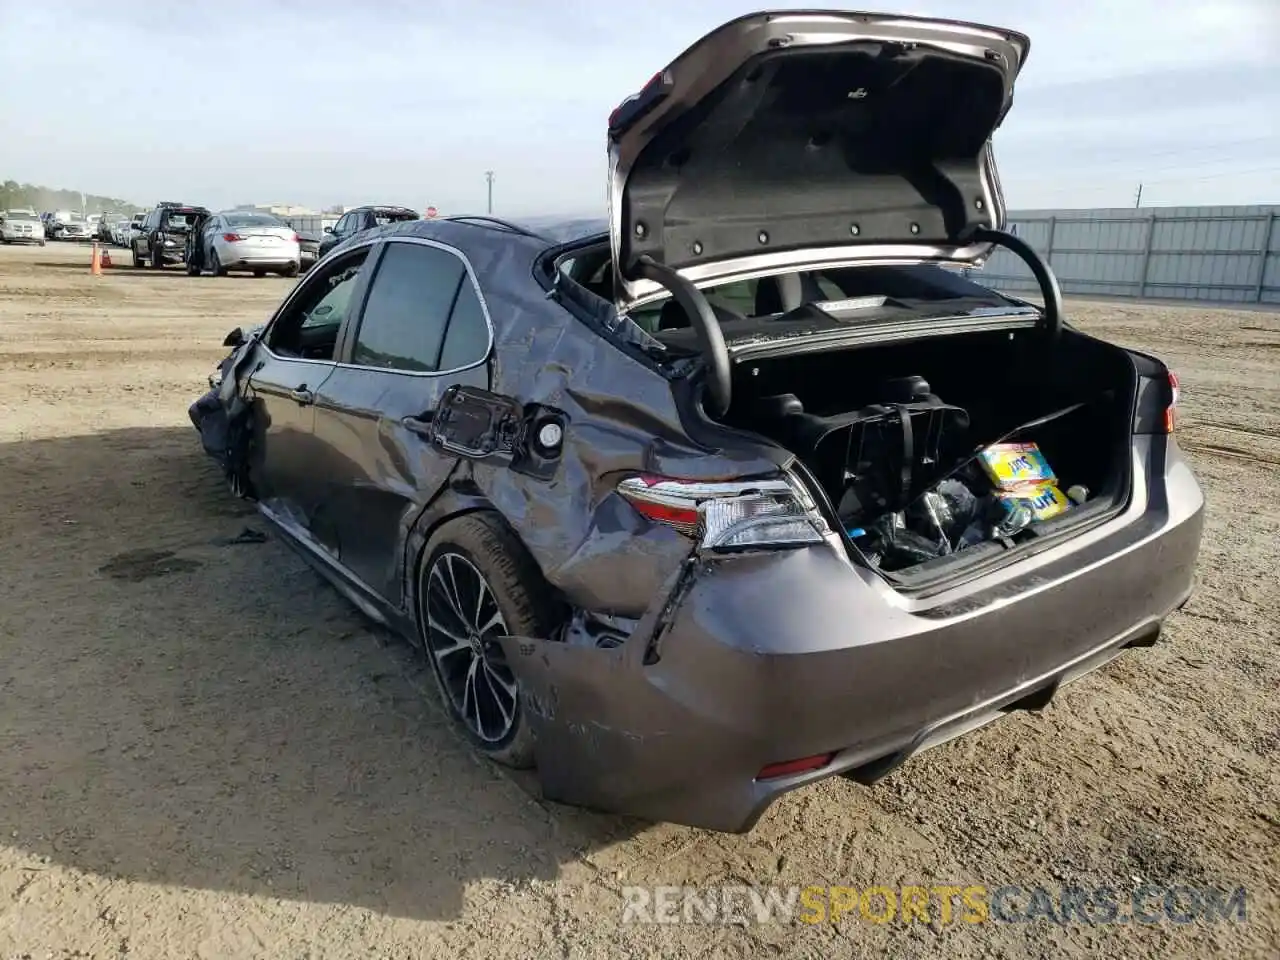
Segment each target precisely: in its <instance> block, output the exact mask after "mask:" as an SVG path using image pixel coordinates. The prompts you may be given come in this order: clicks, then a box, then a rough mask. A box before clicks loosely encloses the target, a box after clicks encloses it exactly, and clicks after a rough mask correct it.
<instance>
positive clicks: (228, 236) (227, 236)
mask: <svg viewBox="0 0 1280 960" xmlns="http://www.w3.org/2000/svg"><path fill="white" fill-rule="evenodd" d="M222 239H223V240H225V241H227V243H235V242H236V241H237V240H243V239H244V237H242V236H240V234H238V233H224V234H223V235H222Z"/></svg>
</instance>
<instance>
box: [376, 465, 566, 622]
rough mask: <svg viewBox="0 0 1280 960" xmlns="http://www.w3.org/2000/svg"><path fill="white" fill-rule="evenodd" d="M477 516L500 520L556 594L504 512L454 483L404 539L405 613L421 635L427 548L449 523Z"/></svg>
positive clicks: (464, 484)
mask: <svg viewBox="0 0 1280 960" xmlns="http://www.w3.org/2000/svg"><path fill="white" fill-rule="evenodd" d="M475 513H489V514H492V515H493V516H494V517H496V518H498V520H499V521H500V522H501V523H502V525H503V526H504V527H506V528H507V530H508V531H510V533H511V535H512V536H513V537H514V538H515V539H516V541H517V542H518V543H519V544H520V545H521V546H522V547H523V548H524V550H525V552H526V553H527V554H528V555H529V557H530V558H531V559H532V561H533V565H534V567H535V568H536V569H537V571H538V573H539V575H540V576H542V580H543V584H545V585H547V587H548V589H552V590H554V588H552V587H550V584H549V583H548V582H547V579H546V575H545V573H544V572H543V570H542V567H541V565H539V564H538V561H537V557H536V556H534V554H533V551H532V550H530V549H529V546H528V544H527V543H525V541H524V538H523V537H522V536H521V535H520V531H519V529H517V527H516V526H515V525H514V524H512V523H510V522H509V521H508V520H507V518H506V517H505V516H503V514H502V511H501V510H499V509H498V508H497V507H496V506H494V504H493V502H492V501H491V500H489V498H488V497H486V496H485V495H484V493H483V492H482V491H481V490H480V489H479V488H477V487H475V486H473V485H471V484H470V483H467V482H461V481H455V482H453V483H451V484H449V485H448V486H446V487H445V488H444V489H443V490H441V491H440V493H439V494H438V495H437V496H436V497H435V498H434V499H432V500H431V502H429V503H428V504H427V505H426V506H425V507H424V508H423V509H422V510H421V511H420V512H419V513H418V516H417V518H416V519H415V520H414V522H413V525H412V527H410V529H409V533H408V535H407V536H406V537H405V545H404V552H403V569H402V571H401V595H402V597H403V598H404V599H403V608H404V611H405V613H406V614H407V615H408V616H409V617H410V618H411V619H412V622H413V623H414V624H415V629H417V630H419V631H420V630H421V624H418V622H417V619H418V571H419V568H420V567H421V566H422V562H423V560H424V559H425V558H426V550H427V544H428V543H430V542H431V538H432V537H433V536H435V534H436V531H438V530H439V529H440V528H441V527H442V526H444V525H445V524H446V523H449V522H450V521H452V520H457V519H459V518H461V517H465V516H469V515H471V514H475ZM420 640H421V638H420V637H415V638H414V642H415V643H416V642H420Z"/></svg>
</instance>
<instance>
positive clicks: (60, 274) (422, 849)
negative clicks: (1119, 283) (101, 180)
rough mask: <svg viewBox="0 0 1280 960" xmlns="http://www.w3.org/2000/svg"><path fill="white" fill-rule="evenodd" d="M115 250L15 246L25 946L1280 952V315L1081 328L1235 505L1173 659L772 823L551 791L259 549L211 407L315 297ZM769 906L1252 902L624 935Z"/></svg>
mask: <svg viewBox="0 0 1280 960" xmlns="http://www.w3.org/2000/svg"><path fill="white" fill-rule="evenodd" d="M88 259H89V252H88V248H87V247H77V246H71V245H65V244H50V245H49V246H48V247H45V248H43V249H41V248H28V249H23V248H13V247H4V248H2V249H0V493H2V494H3V496H2V497H0V957H3V958H8V957H10V956H13V957H23V956H30V957H34V958H44V957H49V958H64V957H88V956H92V957H98V958H106V957H118V956H124V955H126V954H127V955H128V956H129V957H156V958H166V960H172V958H181V957H210V958H212V957H220V958H221V957H263V958H268V957H269V958H293V957H353V956H359V957H371V956H376V957H397V958H399V957H419V956H423V957H425V956H436V955H440V956H476V955H481V954H484V955H494V956H504V957H530V956H538V957H541V956H563V957H590V956H603V955H611V954H615V955H628V956H652V957H682V956H701V955H703V954H704V953H711V954H715V955H724V956H733V957H738V956H741V957H752V958H754V957H761V956H807V957H815V958H816V957H824V958H825V957H836V956H840V957H843V956H881V955H884V954H885V952H886V951H888V952H890V953H891V954H892V955H894V956H896V957H904V958H911V957H931V956H939V955H948V956H952V957H978V956H997V957H1010V958H1013V957H1018V958H1021V957H1055V958H1056V957H1061V956H1098V955H1115V956H1121V955H1123V956H1150V957H1161V958H1166V957H1206V956H1224V957H1227V956H1229V957H1248V956H1254V957H1275V956H1277V955H1278V954H1280V900H1278V895H1280V772H1278V771H1277V760H1278V759H1280V698H1278V697H1277V691H1278V690H1280V665H1278V663H1277V641H1278V640H1280V635H1278V634H1280V630H1278V629H1277V627H1278V624H1280V602H1278V601H1280V590H1278V589H1277V586H1276V584H1277V574H1276V570H1277V566H1278V565H1280V498H1278V497H1277V495H1276V494H1277V491H1278V489H1280V487H1278V486H1277V485H1278V484H1280V314H1276V313H1268V312H1265V311H1248V310H1238V311H1237V310H1222V309H1205V308H1201V307H1182V306H1164V305H1161V306H1153V305H1139V304H1129V303H1107V304H1099V303H1084V302H1075V303H1072V304H1071V305H1070V312H1071V315H1072V317H1073V318H1074V320H1075V321H1076V322H1077V323H1079V324H1080V325H1082V326H1083V327H1085V328H1086V329H1089V330H1091V331H1096V332H1098V333H1101V334H1103V335H1105V336H1108V337H1111V338H1114V339H1117V340H1119V341H1121V342H1123V343H1126V344H1128V345H1135V346H1141V347H1142V348H1144V349H1148V350H1151V351H1153V352H1155V353H1157V354H1159V355H1160V356H1162V357H1164V358H1165V359H1167V360H1168V361H1170V362H1171V363H1172V365H1173V366H1174V367H1175V369H1176V370H1178V372H1179V373H1180V375H1181V378H1182V383H1183V388H1184V389H1183V394H1184V400H1183V407H1182V410H1183V420H1182V426H1181V427H1180V431H1179V432H1180V439H1181V442H1182V444H1183V446H1184V448H1185V449H1186V450H1187V451H1188V452H1189V455H1190V457H1191V459H1192V461H1193V463H1194V466H1195V467H1196V469H1197V471H1198V473H1199V476H1200V478H1201V480H1202V482H1203V483H1204V484H1205V486H1206V489H1207V493H1208V496H1209V500H1210V507H1209V518H1208V525H1207V531H1206V540H1205V544H1204V548H1203V553H1202V561H1201V567H1200V587H1199V591H1198V593H1197V594H1196V595H1195V597H1194V598H1193V600H1192V601H1191V603H1190V604H1189V605H1188V606H1187V607H1186V608H1185V609H1184V610H1183V611H1182V613H1180V614H1178V615H1176V616H1175V617H1174V618H1173V619H1172V620H1171V621H1170V623H1169V625H1168V629H1167V632H1166V635H1165V639H1164V641H1163V642H1162V643H1161V644H1160V645H1159V646H1158V647H1156V648H1154V649H1152V650H1148V651H1137V652H1131V653H1129V654H1126V655H1125V656H1124V657H1122V658H1121V659H1120V660H1118V661H1116V662H1114V663H1113V664H1112V665H1110V666H1109V667H1108V668H1107V669H1105V670H1103V671H1101V672H1099V673H1097V674H1094V675H1092V676H1091V677H1088V678H1086V679H1084V680H1082V681H1080V682H1079V683H1077V684H1075V685H1073V686H1072V687H1070V688H1068V689H1067V690H1066V691H1064V693H1063V694H1062V695H1061V696H1060V697H1059V699H1058V700H1057V701H1056V702H1055V703H1054V704H1053V705H1052V706H1051V707H1050V708H1049V709H1047V710H1046V711H1045V712H1044V713H1042V714H1040V715H1038V716H1032V715H1027V714H1022V715H1018V716H1014V717H1011V718H1009V719H1008V720H1006V721H1004V722H1002V723H1000V724H996V725H994V726H991V727H988V728H986V729H985V730H983V731H981V732H979V733H977V734H974V735H971V736H969V737H966V738H964V739H962V740H960V741H956V742H953V743H951V744H949V745H947V746H945V747H942V748H940V749H938V750H935V751H933V752H931V753H930V754H928V755H927V756H925V757H921V758H918V759H917V760H915V761H913V762H911V763H909V764H908V765H907V766H906V767H904V768H903V769H901V770H900V771H898V772H897V773H895V774H894V775H892V776H891V777H890V778H889V779H888V780H886V781H884V782H883V783H882V784H880V785H879V786H877V787H875V788H874V789H864V788H861V787H858V786H856V785H854V784H852V783H849V782H847V781H844V780H841V779H837V780H832V781H827V782H826V783H824V784H822V785H820V786H818V787H817V788H815V789H809V790H806V791H803V792H800V793H798V794H794V795H792V796H790V797H789V798H787V799H786V800H785V801H784V802H782V803H780V804H779V805H778V806H777V807H775V809H774V810H773V811H772V812H771V813H770V814H769V815H768V816H767V817H766V818H765V819H764V820H763V821H762V822H761V823H760V825H759V826H758V827H757V828H756V829H755V831H754V832H752V833H751V834H749V835H747V836H742V837H737V836H722V835H716V834H709V833H703V832H699V831H696V830H690V829H686V828H682V827H673V826H667V825H657V826H655V825H649V824H642V823H635V822H631V821H626V820H622V819H619V818H613V817H605V816H598V815H594V814H589V813H584V812H581V811H576V810H572V809H566V808H562V807H558V806H555V805H550V804H543V803H541V802H540V801H538V800H537V799H536V798H534V797H532V796H530V794H529V793H528V792H527V790H526V789H524V788H523V787H522V784H521V783H520V782H517V781H515V780H513V779H511V778H509V777H508V776H506V775H505V774H504V773H503V772H501V771H500V770H499V769H497V768H495V767H492V766H490V765H488V764H487V763H484V762H482V761H479V760H477V759H476V758H475V757H474V756H473V755H472V754H471V753H470V752H469V751H468V749H467V748H466V746H465V744H464V743H463V742H462V741H461V740H460V739H459V738H458V737H457V736H455V734H454V733H453V732H452V731H451V729H450V727H449V725H448V724H447V722H446V721H445V719H444V717H443V715H442V713H441V709H440V707H439V705H438V704H437V702H436V699H435V696H434V693H433V692H432V691H431V689H430V687H429V677H428V676H427V674H426V673H425V672H424V669H423V668H421V667H420V666H419V665H418V664H417V663H416V661H415V659H414V657H413V655H412V654H411V652H410V651H409V650H408V649H407V648H406V647H405V646H404V645H402V644H401V643H399V642H397V641H395V640H393V639H391V638H389V637H387V636H385V635H382V634H380V633H379V632H377V631H375V630H373V629H371V628H370V627H369V626H367V625H366V623H365V622H364V621H363V620H362V619H361V618H360V617H359V616H358V615H357V614H356V613H355V612H354V611H353V610H352V609H351V608H350V607H349V606H348V604H347V603H346V602H345V601H344V600H342V599H341V598H340V597H339V596H338V595H337V594H336V593H334V592H333V591H332V590H330V589H329V588H328V587H326V586H324V585H323V583H322V581H321V580H320V579H319V578H318V577H317V576H315V575H314V574H312V573H311V572H309V570H308V569H307V568H306V567H305V565H304V564H303V563H302V562H301V561H300V560H299V559H297V558H296V557H295V556H294V555H293V554H292V553H291V552H289V551H288V550H287V549H286V548H285V547H284V546H283V545H282V544H281V543H279V542H278V541H277V540H276V539H275V538H274V537H272V538H271V539H270V540H269V541H268V542H266V543H260V544H253V543H249V544H243V543H241V544H234V543H229V542H228V541H229V540H230V538H233V537H234V536H235V535H236V534H238V533H239V532H240V531H241V530H242V529H243V528H245V527H246V526H252V527H254V528H256V529H262V530H266V527H265V525H264V524H263V523H262V522H260V521H259V520H258V519H257V517H256V515H255V514H254V513H253V512H252V511H251V510H249V509H247V508H246V507H245V506H244V505H243V504H240V503H237V502H235V501H233V500H231V499H230V497H229V496H228V495H227V494H226V493H225V492H224V488H223V486H222V484H221V482H220V480H219V478H218V477H217V476H216V474H215V471H214V470H213V469H212V467H211V466H209V465H207V464H206V462H205V460H204V458H203V455H202V454H201V453H200V451H199V447H198V443H197V440H196V436H195V433H194V431H192V429H191V426H190V424H189V422H188V421H187V419H186V407H187V405H188V403H189V402H190V401H191V400H192V399H193V398H194V397H195V395H196V394H197V393H198V392H199V391H200V390H201V387H202V384H203V383H204V378H205V376H206V375H207V373H208V372H209V371H210V369H211V367H212V365H213V363H214V362H215V361H216V360H217V359H218V358H219V357H220V356H221V354H222V350H221V348H220V347H219V343H220V342H221V339H222V336H223V335H224V334H225V332H226V331H227V330H228V329H230V328H231V327H233V326H235V325H236V324H244V325H248V324H251V323H254V322H258V321H260V320H261V319H263V318H265V316H266V315H267V314H268V312H269V310H270V309H271V307H272V306H273V305H274V304H275V303H276V302H277V301H278V300H279V299H280V297H281V296H282V295H283V294H284V292H285V291H286V290H287V289H288V287H289V285H290V283H291V282H292V281H286V280H279V279H260V280H258V279H253V278H250V277H243V278H242V277H234V278H222V279H213V278H198V279H192V278H188V277H186V276H184V275H183V274H182V272H181V271H180V270H172V269H171V270H168V271H165V272H164V273H156V272H152V271H149V270H148V271H134V270H131V269H129V268H127V267H125V268H120V267H117V268H113V269H112V270H109V271H108V272H107V275H106V276H104V277H102V278H94V277H91V276H90V275H89V272H88ZM123 259H125V258H123V257H118V258H117V260H118V261H120V260H123ZM1032 639H1033V638H1029V641H1030V640H1032ZM744 883H762V884H782V885H792V884H795V885H810V884H818V885H830V884H848V885H853V886H868V885H872V884H883V885H888V886H894V885H897V884H903V883H922V884H925V885H929V884H940V883H954V884H958V885H962V886H963V885H970V884H988V885H992V886H994V885H999V884H1003V883H1009V884H1021V885H1026V886H1030V885H1035V884H1043V885H1045V886H1047V887H1049V888H1050V889H1059V888H1060V887H1061V886H1062V885H1063V884H1064V883H1077V884H1106V885H1111V886H1114V887H1117V888H1118V889H1120V890H1121V891H1127V890H1130V889H1131V888H1134V887H1136V886H1138V885H1139V884H1142V883H1157V884H1162V883H1183V884H1190V885H1218V886H1223V887H1228V888H1235V887H1237V886H1241V885H1243V886H1245V887H1246V888H1247V890H1248V919H1247V922H1245V923H1234V922H1217V923H1210V922H1203V921H1202V922H1195V923H1191V924H1187V925H1180V924H1175V923H1171V922H1168V921H1165V922H1161V923H1156V924H1153V925H1143V924H1137V925H1135V924H1128V925H1108V926H1093V927H1091V926H1088V925H1085V924H1082V923H1078V922H1074V923H1069V924H1062V925H1060V924H1054V923H1050V922H1047V921H1043V920H1041V921H1036V922H1031V923H1023V924H1002V923H995V922H991V923H985V924H978V925H968V924H964V923H952V924H943V923H941V922H940V921H938V920H937V919H936V917H935V920H934V922H933V923H932V924H925V923H919V922H916V923H910V924H902V923H899V922H894V923H889V924H884V925H878V924H875V923H870V922H867V921H866V920H864V919H862V918H860V917H858V916H857V915H856V914H855V915H851V916H849V917H847V918H846V919H845V920H844V921H842V922H841V923H839V924H834V925H832V924H823V925H817V926H809V925H803V924H763V925H760V924H753V925H750V926H746V927H741V926H733V925H709V924H681V925H663V926H649V925H621V924H620V922H619V921H620V917H621V903H622V896H621V891H622V888H623V887H624V886H625V885H628V884H648V885H656V884H670V885H681V884H692V885H698V886H707V885H712V884H744Z"/></svg>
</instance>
